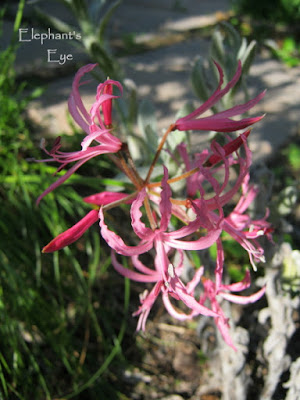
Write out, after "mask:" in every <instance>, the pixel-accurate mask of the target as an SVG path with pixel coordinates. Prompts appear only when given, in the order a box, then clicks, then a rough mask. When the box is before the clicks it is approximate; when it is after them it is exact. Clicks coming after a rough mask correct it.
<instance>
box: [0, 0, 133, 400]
mask: <svg viewBox="0 0 300 400" xmlns="http://www.w3.org/2000/svg"><path fill="white" fill-rule="evenodd" d="M24 4H25V1H24V0H21V2H20V5H19V9H18V12H17V16H16V22H15V25H14V35H13V38H12V41H11V43H10V45H9V46H8V48H6V49H2V50H1V52H0V103H1V116H0V138H1V142H0V171H1V174H0V176H1V178H0V180H1V185H0V201H1V207H0V227H1V232H2V235H1V249H0V264H1V267H0V340H1V349H0V393H3V396H4V397H2V396H1V394H0V397H1V398H9V399H24V400H25V399H29V398H32V399H33V398H34V399H53V398H62V397H63V398H64V399H71V398H74V397H76V396H77V395H79V393H80V394H81V396H83V397H80V398H85V397H84V396H85V394H84V393H88V397H86V398H89V399H99V398H117V396H118V395H117V393H118V389H117V388H116V387H115V386H114V385H112V384H110V383H109V380H107V379H103V377H104V376H107V373H108V367H109V366H110V364H111V363H112V362H113V361H114V359H116V358H117V359H118V364H120V362H121V360H122V359H123V358H122V349H121V342H122V340H123V337H124V332H125V326H126V316H127V310H128V300H129V282H127V281H125V287H124V291H123V293H124V294H122V290H120V287H118V288H117V290H116V285H117V284H119V285H123V283H120V281H118V283H115V282H114V281H113V280H112V279H111V277H110V275H109V274H108V272H107V268H108V266H109V265H110V256H109V254H108V253H107V251H106V249H105V248H102V247H101V245H100V240H99V232H98V227H95V229H94V230H93V229H92V230H91V231H90V232H89V233H88V234H87V235H85V236H84V237H83V238H82V240H81V241H79V242H78V243H77V245H76V247H74V248H72V251H70V250H69V249H66V250H64V251H62V252H60V253H59V254H58V253H57V254H54V255H53V256H52V255H42V254H41V249H42V247H43V246H44V245H45V244H47V243H48V242H49V241H50V240H51V239H52V238H53V237H54V236H56V235H57V234H59V233H60V232H61V231H63V230H65V229H67V228H68V226H69V224H72V223H74V221H76V220H77V219H78V218H80V217H82V216H83V215H84V214H85V213H86V212H87V211H88V206H87V205H84V204H83V203H82V201H81V196H80V195H79V191H80V190H82V188H85V190H87V189H88V188H90V187H93V188H95V187H97V188H98V189H99V190H101V188H103V184H105V182H103V183H101V181H100V180H97V178H93V179H86V177H83V176H80V175H78V174H77V175H74V177H73V178H72V179H73V181H72V182H73V183H74V181H75V182H76V185H75V188H73V187H71V186H69V185H64V187H63V188H59V189H58V190H56V192H55V196H54V195H53V194H50V195H48V196H47V197H46V198H45V199H43V201H42V202H41V204H40V205H39V207H37V206H36V205H35V201H36V199H37V197H38V195H39V194H40V193H41V192H42V191H43V188H46V187H47V186H49V184H50V183H51V179H53V178H51V175H52V174H53V173H54V171H55V168H54V167H53V166H49V165H46V164H43V163H34V162H32V161H29V160H28V159H29V158H31V159H32V158H37V159H38V158H41V154H40V151H39V150H38V146H37V143H36V141H35V140H34V139H33V138H32V127H31V125H30V124H29V122H28V121H27V120H26V107H27V105H28V102H29V101H30V99H31V98H32V97H34V96H37V95H39V93H40V89H36V90H34V91H32V92H31V95H30V96H25V95H24V88H25V86H26V84H25V83H24V82H23V83H17V79H16V75H15V72H14V60H15V54H16V48H17V43H16V33H17V31H18V28H19V26H20V23H21V17H22V12H23V7H24ZM2 17H3V13H2ZM103 168H106V169H108V168H111V165H110V164H109V161H107V160H106V161H105V160H104V161H103ZM101 185H102V186H101ZM122 282H123V280H122ZM107 288H109V289H112V290H108V291H107V290H106V289H107ZM104 292H105V294H104ZM116 292H117V293H120V295H119V296H118V297H117V298H116V296H115V293H116ZM122 304H123V305H122ZM112 308H113V309H114V312H113V313H112V312H111V309H112ZM112 315H114V317H113V318H112ZM116 315H117V316H118V318H116ZM91 388H92V389H91ZM102 396H104V397H102Z"/></svg>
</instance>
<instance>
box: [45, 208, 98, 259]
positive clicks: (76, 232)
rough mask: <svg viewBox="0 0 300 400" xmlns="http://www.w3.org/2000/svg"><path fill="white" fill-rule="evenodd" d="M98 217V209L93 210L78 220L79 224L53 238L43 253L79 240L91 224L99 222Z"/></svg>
mask: <svg viewBox="0 0 300 400" xmlns="http://www.w3.org/2000/svg"><path fill="white" fill-rule="evenodd" d="M98 219H99V217H98V210H91V211H90V212H89V213H88V214H87V215H86V216H85V217H83V218H82V219H81V220H80V221H79V222H77V224H75V225H73V226H72V228H70V229H68V230H66V231H65V232H63V233H61V234H60V235H58V236H57V237H56V238H55V239H53V240H51V242H50V243H48V244H47V246H45V247H44V248H43V250H42V251H43V253H52V252H53V251H57V250H60V249H62V248H63V247H66V246H69V245H70V244H72V243H74V242H76V240H78V239H79V238H80V237H81V236H82V235H83V234H84V232H85V231H87V230H88V229H89V227H90V226H92V225H93V224H94V223H95V222H97V221H98Z"/></svg>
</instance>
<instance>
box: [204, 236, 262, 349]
mask: <svg viewBox="0 0 300 400" xmlns="http://www.w3.org/2000/svg"><path fill="white" fill-rule="evenodd" d="M223 266H224V252H223V247H222V243H221V240H220V239H218V240H217V261H216V269H215V282H213V281H212V280H211V279H208V278H205V277H202V279H201V281H202V284H203V287H204V293H203V294H202V295H201V296H200V300H199V303H200V304H204V303H205V302H206V300H209V302H210V303H211V307H212V310H213V311H214V312H215V313H217V314H218V318H215V323H216V326H217V328H218V329H219V331H220V333H221V335H222V337H223V339H224V340H225V342H226V343H227V344H228V345H229V346H231V347H232V348H233V349H234V350H236V348H235V346H234V344H233V342H232V340H231V337H230V334H229V323H228V318H226V317H225V314H224V312H223V310H222V308H221V306H220V304H219V301H218V297H219V298H221V299H224V300H228V301H230V302H232V303H236V304H251V303H255V302H256V301H257V300H259V299H260V298H261V297H262V296H263V295H264V293H265V290H266V288H265V287H262V288H261V289H260V290H259V291H258V292H256V293H254V294H251V295H250V296H239V295H236V294H232V293H230V292H240V291H242V290H245V289H247V288H249V286H250V284H251V279H250V272H249V271H248V270H247V271H246V275H245V277H244V279H243V280H242V281H241V282H236V283H232V284H229V285H224V284H222V275H223Z"/></svg>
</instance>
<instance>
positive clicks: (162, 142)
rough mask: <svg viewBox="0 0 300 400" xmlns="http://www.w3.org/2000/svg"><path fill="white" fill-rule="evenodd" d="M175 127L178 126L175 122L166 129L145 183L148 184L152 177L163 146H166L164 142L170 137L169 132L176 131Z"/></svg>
mask: <svg viewBox="0 0 300 400" xmlns="http://www.w3.org/2000/svg"><path fill="white" fill-rule="evenodd" d="M175 128H176V125H175V124H171V125H170V126H169V128H168V129H167V130H166V132H165V133H164V135H163V137H162V138H161V141H160V143H159V145H158V148H157V150H156V153H155V156H154V159H153V161H152V163H151V165H150V168H149V171H148V174H147V177H146V179H145V184H148V182H149V179H150V177H151V174H152V172H153V169H154V167H155V164H156V162H157V160H158V157H159V155H160V152H161V151H162V148H163V146H164V144H165V142H166V140H167V137H168V135H169V133H171V132H172V131H174V130H175Z"/></svg>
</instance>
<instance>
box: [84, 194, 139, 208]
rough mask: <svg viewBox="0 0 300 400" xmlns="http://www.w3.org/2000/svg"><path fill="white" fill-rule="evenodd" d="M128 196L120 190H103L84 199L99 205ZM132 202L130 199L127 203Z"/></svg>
mask: <svg viewBox="0 0 300 400" xmlns="http://www.w3.org/2000/svg"><path fill="white" fill-rule="evenodd" d="M128 196H129V195H128V194H126V193H120V192H101V193H95V194H92V195H91V196H87V197H84V198H83V199H82V200H83V201H84V202H85V203H89V204H95V205H97V206H104V205H106V204H110V203H113V202H115V201H119V200H121V199H125V198H126V197H128ZM131 202H132V200H128V201H126V202H125V203H127V204H130V203H131Z"/></svg>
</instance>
